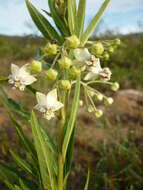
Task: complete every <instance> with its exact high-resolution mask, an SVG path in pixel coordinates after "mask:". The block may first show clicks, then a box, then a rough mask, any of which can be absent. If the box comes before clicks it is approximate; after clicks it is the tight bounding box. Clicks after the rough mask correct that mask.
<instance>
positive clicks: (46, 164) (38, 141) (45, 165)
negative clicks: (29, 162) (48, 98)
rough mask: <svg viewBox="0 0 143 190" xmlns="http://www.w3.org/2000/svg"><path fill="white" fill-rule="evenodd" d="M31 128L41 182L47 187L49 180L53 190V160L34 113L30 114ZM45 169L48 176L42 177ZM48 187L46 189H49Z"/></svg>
mask: <svg viewBox="0 0 143 190" xmlns="http://www.w3.org/2000/svg"><path fill="white" fill-rule="evenodd" d="M31 126H32V134H33V138H34V143H35V148H36V151H37V156H38V160H39V165H40V171H41V175H42V179H43V182H44V183H46V184H44V185H46V187H47V183H48V179H49V183H50V187H51V188H52V190H54V189H55V182H56V174H55V169H54V165H55V164H54V162H55V158H54V155H53V154H52V152H51V150H50V148H49V144H48V143H47V142H46V140H45V135H43V132H42V131H41V127H40V126H39V124H38V121H37V119H36V116H35V114H34V112H32V114H31ZM56 164H57V163H56ZM46 169H47V171H48V174H49V175H48V176H44V175H43V174H44V173H45V174H46ZM50 187H48V188H49V189H50Z"/></svg>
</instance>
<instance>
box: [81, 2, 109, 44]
mask: <svg viewBox="0 0 143 190" xmlns="http://www.w3.org/2000/svg"><path fill="white" fill-rule="evenodd" d="M109 2H110V0H105V1H104V3H103V4H102V6H101V8H100V9H99V11H98V13H97V14H96V15H95V17H94V18H93V19H92V21H91V22H90V24H89V26H88V27H87V29H86V31H85V33H84V34H83V36H82V40H81V45H82V46H83V45H84V44H85V43H86V42H87V40H88V39H89V37H90V36H91V34H92V32H93V31H94V29H95V27H96V25H97V24H98V22H99V21H100V19H101V17H102V15H103V13H104V11H105V9H106V8H107V6H108V4H109Z"/></svg>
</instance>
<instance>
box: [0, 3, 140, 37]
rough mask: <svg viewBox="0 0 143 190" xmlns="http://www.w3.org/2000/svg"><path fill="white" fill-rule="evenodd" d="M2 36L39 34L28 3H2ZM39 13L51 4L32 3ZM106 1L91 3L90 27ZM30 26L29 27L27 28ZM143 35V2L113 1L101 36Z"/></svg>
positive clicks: (88, 15)
mask: <svg viewBox="0 0 143 190" xmlns="http://www.w3.org/2000/svg"><path fill="white" fill-rule="evenodd" d="M0 1H1V3H0V34H7V35H23V34H30V33H35V28H33V27H32V28H30V27H28V26H27V25H30V26H33V24H32V20H31V18H30V16H29V14H28V11H27V9H26V5H25V1H24V0H0ZM31 2H32V3H33V4H34V5H35V6H37V8H39V9H48V3H47V2H48V0H31ZM102 3H103V0H87V10H86V25H87V23H88V22H89V21H90V19H91V18H92V17H93V16H94V15H95V13H96V12H97V10H98V8H99V7H100V5H101V4H102ZM27 23H28V24H27ZM106 30H113V31H114V32H121V33H123V34H126V33H130V32H140V31H143V0H111V3H110V5H109V7H108V9H107V11H106V13H105V14H104V17H103V21H102V24H101V25H100V32H101V33H104V31H106Z"/></svg>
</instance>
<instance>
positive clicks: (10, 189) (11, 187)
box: [4, 180, 15, 190]
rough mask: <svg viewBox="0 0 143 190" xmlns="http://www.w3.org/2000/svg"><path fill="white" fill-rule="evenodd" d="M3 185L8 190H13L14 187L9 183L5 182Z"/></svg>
mask: <svg viewBox="0 0 143 190" xmlns="http://www.w3.org/2000/svg"><path fill="white" fill-rule="evenodd" d="M4 183H5V185H6V186H7V187H8V188H9V190H15V187H14V186H13V185H12V184H11V183H9V181H7V180H5V181H4Z"/></svg>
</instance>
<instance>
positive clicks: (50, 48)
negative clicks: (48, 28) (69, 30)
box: [45, 43, 58, 56]
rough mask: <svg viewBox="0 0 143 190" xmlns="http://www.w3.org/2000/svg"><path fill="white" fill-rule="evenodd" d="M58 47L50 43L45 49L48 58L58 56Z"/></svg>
mask: <svg viewBox="0 0 143 190" xmlns="http://www.w3.org/2000/svg"><path fill="white" fill-rule="evenodd" d="M57 48H58V46H57V45H56V44H51V43H49V44H48V45H47V47H46V49H45V51H46V53H47V54H48V56H52V55H56V54H57Z"/></svg>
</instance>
